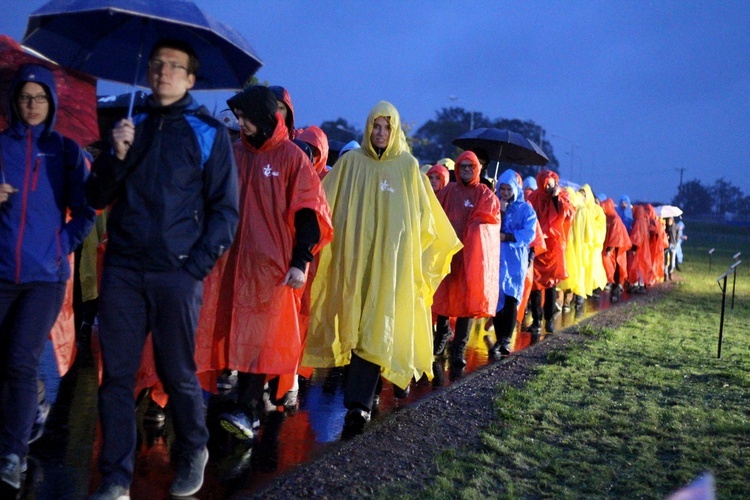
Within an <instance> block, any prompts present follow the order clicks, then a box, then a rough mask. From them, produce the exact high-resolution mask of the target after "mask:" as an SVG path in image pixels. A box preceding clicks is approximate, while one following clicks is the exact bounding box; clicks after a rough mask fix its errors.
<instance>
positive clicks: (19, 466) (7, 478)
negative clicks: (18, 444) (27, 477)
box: [0, 453, 26, 490]
mask: <svg viewBox="0 0 750 500" xmlns="http://www.w3.org/2000/svg"><path fill="white" fill-rule="evenodd" d="M25 470H26V461H25V460H21V458H20V457H19V456H18V455H16V454H15V453H10V454H9V455H5V456H4V457H2V458H0V480H1V481H2V482H4V483H5V484H7V485H9V486H10V487H11V488H13V489H14V490H18V489H20V488H21V473H23V472H24V471H25Z"/></svg>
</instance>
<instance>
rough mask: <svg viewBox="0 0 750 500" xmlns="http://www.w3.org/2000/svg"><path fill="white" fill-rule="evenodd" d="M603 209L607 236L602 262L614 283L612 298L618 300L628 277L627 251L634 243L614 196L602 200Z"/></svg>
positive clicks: (611, 290)
mask: <svg viewBox="0 0 750 500" xmlns="http://www.w3.org/2000/svg"><path fill="white" fill-rule="evenodd" d="M602 210H604V215H605V216H606V217H607V236H606V238H604V248H603V250H602V264H603V265H604V270H605V272H606V273H607V282H608V283H611V284H612V288H611V289H610V299H614V300H617V299H618V298H619V296H620V293H621V292H622V290H623V287H624V285H625V282H626V281H627V279H628V258H627V251H628V250H630V247H632V246H633V244H632V243H631V242H630V235H629V234H628V230H627V229H626V228H625V224H623V223H622V219H620V216H619V215H618V214H617V211H616V210H615V202H614V200H612V198H606V199H604V200H603V201H602Z"/></svg>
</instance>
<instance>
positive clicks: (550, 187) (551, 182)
mask: <svg viewBox="0 0 750 500" xmlns="http://www.w3.org/2000/svg"><path fill="white" fill-rule="evenodd" d="M555 189H557V181H555V179H553V178H552V177H550V178H549V179H547V182H545V183H544V190H545V191H546V192H547V194H554V193H555Z"/></svg>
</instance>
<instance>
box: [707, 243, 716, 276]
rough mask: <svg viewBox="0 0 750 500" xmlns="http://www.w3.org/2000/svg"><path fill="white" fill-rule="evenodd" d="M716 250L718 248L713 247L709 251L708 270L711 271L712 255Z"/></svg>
mask: <svg viewBox="0 0 750 500" xmlns="http://www.w3.org/2000/svg"><path fill="white" fill-rule="evenodd" d="M714 250H716V249H715V248H712V249H711V250H709V251H708V272H709V273H710V272H711V257H712V256H713V254H714Z"/></svg>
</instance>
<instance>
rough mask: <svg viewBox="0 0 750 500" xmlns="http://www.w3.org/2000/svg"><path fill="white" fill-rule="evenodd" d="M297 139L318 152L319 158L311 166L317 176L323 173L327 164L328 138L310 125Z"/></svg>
mask: <svg viewBox="0 0 750 500" xmlns="http://www.w3.org/2000/svg"><path fill="white" fill-rule="evenodd" d="M297 139H299V140H300V141H303V142H306V143H307V144H309V145H310V146H312V147H314V148H316V149H317V150H318V152H319V153H320V156H319V158H318V159H317V161H316V162H315V164H314V165H313V166H314V167H315V171H316V172H318V174H320V173H321V172H324V171H325V169H326V165H327V164H328V137H327V136H326V133H325V132H323V130H322V129H320V128H319V127H316V126H315V125H310V126H309V127H307V128H306V129H305V130H303V131H302V132H301V133H300V134H299V135H298V136H297Z"/></svg>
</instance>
